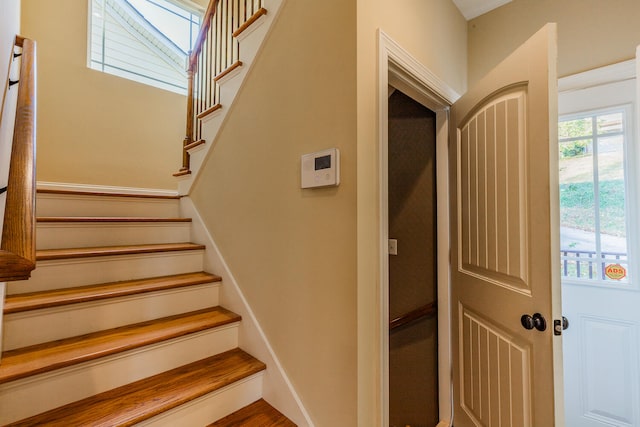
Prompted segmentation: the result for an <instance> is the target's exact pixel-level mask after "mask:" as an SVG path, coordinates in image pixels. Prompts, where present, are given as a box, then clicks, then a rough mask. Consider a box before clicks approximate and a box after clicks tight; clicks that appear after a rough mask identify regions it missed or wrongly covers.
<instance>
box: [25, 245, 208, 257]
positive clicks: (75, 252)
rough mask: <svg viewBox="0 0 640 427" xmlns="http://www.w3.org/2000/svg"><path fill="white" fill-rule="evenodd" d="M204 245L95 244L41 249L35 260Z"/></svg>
mask: <svg viewBox="0 0 640 427" xmlns="http://www.w3.org/2000/svg"><path fill="white" fill-rule="evenodd" d="M205 248H206V246H205V245H201V244H196V243H189V242H183V243H155V244H145V245H122V246H95V247H86V248H69V249H41V250H38V251H36V261H53V260H64V259H77V258H94V257H105V256H118V255H138V254H150V253H162V252H178V251H195V250H204V249H205Z"/></svg>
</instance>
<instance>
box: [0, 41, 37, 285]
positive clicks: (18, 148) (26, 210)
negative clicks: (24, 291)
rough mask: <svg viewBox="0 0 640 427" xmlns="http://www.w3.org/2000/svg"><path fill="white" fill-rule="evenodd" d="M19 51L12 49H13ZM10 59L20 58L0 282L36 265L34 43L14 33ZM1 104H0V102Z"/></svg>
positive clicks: (10, 83) (22, 277)
mask: <svg viewBox="0 0 640 427" xmlns="http://www.w3.org/2000/svg"><path fill="white" fill-rule="evenodd" d="M16 49H17V50H21V52H18V53H15V51H16ZM12 54H13V58H12V60H16V59H18V58H19V59H20V72H19V78H18V80H16V81H12V80H10V79H8V81H7V87H6V90H12V89H13V86H14V85H15V84H17V86H18V95H17V106H16V118H15V126H14V130H13V143H12V147H11V159H10V164H9V177H8V180H7V186H6V187H5V188H3V189H4V190H5V192H6V203H5V210H4V222H3V226H2V241H1V243H0V282H7V281H13V280H26V279H28V278H29V277H30V275H31V271H32V270H33V269H34V268H35V266H36V241H35V225H36V220H35V212H36V209H35V207H36V202H35V196H36V167H35V166H36V44H35V42H34V41H33V40H29V39H26V38H23V37H20V36H16V40H15V45H14V49H13V52H12ZM3 108H4V106H3Z"/></svg>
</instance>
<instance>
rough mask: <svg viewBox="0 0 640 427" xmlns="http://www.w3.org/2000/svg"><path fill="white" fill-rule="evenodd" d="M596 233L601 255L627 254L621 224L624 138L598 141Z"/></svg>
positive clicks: (622, 224) (618, 137)
mask: <svg viewBox="0 0 640 427" xmlns="http://www.w3.org/2000/svg"><path fill="white" fill-rule="evenodd" d="M598 180H599V186H600V187H599V189H600V232H601V237H602V251H603V252H618V253H626V252H627V240H626V235H627V233H626V222H625V208H626V202H625V182H624V138H623V136H622V135H618V136H614V137H606V138H600V139H599V141H598Z"/></svg>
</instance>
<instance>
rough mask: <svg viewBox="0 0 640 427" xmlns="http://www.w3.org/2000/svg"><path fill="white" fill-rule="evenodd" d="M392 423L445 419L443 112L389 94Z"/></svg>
mask: <svg viewBox="0 0 640 427" xmlns="http://www.w3.org/2000/svg"><path fill="white" fill-rule="evenodd" d="M388 129H389V140H388V141H389V142H388V144H389V148H388V168H389V169H388V170H389V199H388V200H389V238H390V251H389V319H390V324H389V425H390V426H399V427H404V426H411V427H426V426H435V425H436V424H437V423H438V421H439V419H438V323H437V276H438V273H437V239H436V236H437V216H436V212H437V204H436V130H435V129H436V114H435V113H434V112H433V111H431V110H429V109H428V108H426V107H425V106H423V105H421V104H420V103H418V102H416V101H414V100H413V99H411V98H410V97H409V96H407V95H405V94H404V93H402V92H401V91H399V90H395V89H394V88H391V87H390V96H389V123H388Z"/></svg>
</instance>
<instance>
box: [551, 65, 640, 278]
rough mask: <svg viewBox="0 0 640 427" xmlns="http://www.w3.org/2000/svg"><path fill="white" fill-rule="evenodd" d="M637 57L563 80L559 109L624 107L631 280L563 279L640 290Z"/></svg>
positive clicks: (566, 114) (574, 112)
mask: <svg viewBox="0 0 640 427" xmlns="http://www.w3.org/2000/svg"><path fill="white" fill-rule="evenodd" d="M635 78H636V73H635V60H631V61H625V62H621V63H618V64H613V65H610V66H607V67H603V68H600V69H598V70H595V71H589V72H585V73H581V74H577V75H573V76H570V77H566V78H563V79H560V80H559V86H558V88H559V92H558V95H559V96H558V107H559V108H558V112H559V120H560V118H562V119H563V120H564V119H571V118H577V117H583V116H585V115H590V114H592V113H594V112H597V113H598V114H603V113H606V112H610V111H619V110H622V109H624V111H625V112H626V114H625V147H624V162H625V163H624V169H625V171H624V177H625V198H626V200H625V204H626V206H625V209H626V227H627V229H626V234H627V259H628V263H629V264H628V267H629V268H628V269H627V276H628V281H627V282H623V283H616V282H614V281H603V280H590V279H575V278H564V277H563V278H562V281H563V283H568V284H572V285H574V284H575V285H581V286H597V287H604V288H623V289H628V290H631V289H634V290H640V281H639V280H637V278H638V277H640V275H639V273H640V271H639V270H640V261H639V260H638V255H640V235H639V233H640V224H639V223H638V221H634V220H633V219H634V218H638V214H639V213H640V200H639V196H640V193H639V191H638V189H639V188H640V185H639V184H640V183H639V182H638V180H639V179H640V172H639V171H638V169H639V166H640V159H639V158H638V155H639V154H640V150H639V149H638V140H637V137H636V132H635V131H636V126H637V125H638V124H637V123H636V117H637V115H636V110H637V108H638V105H637V103H636V99H635Z"/></svg>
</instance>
